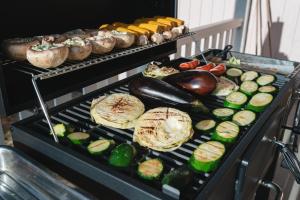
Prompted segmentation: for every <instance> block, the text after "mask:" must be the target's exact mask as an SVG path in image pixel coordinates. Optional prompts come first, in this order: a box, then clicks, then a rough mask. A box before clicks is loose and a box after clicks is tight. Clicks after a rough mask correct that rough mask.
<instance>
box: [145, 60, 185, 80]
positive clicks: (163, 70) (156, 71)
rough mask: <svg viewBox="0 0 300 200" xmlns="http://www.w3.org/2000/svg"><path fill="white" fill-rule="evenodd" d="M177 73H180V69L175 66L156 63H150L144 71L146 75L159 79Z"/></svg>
mask: <svg viewBox="0 0 300 200" xmlns="http://www.w3.org/2000/svg"><path fill="white" fill-rule="evenodd" d="M175 73H179V71H178V70H177V69H174V68H173V67H159V66H157V65H156V64H154V63H150V64H149V65H148V66H147V68H146V69H145V70H144V71H143V75H144V76H147V77H152V78H159V79H161V78H163V77H165V76H168V75H171V74H175Z"/></svg>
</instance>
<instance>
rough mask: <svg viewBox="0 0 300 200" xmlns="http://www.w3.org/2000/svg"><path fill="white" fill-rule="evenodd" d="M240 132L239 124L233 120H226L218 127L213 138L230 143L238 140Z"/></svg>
mask: <svg viewBox="0 0 300 200" xmlns="http://www.w3.org/2000/svg"><path fill="white" fill-rule="evenodd" d="M239 132H240V128H239V126H238V125H236V124H235V123H233V122H231V121H225V122H222V123H220V124H219V125H218V126H217V127H216V129H215V131H214V133H213V134H212V136H211V139H212V140H216V141H219V142H222V143H224V144H230V143H233V142H234V141H235V140H236V138H237V136H238V134H239Z"/></svg>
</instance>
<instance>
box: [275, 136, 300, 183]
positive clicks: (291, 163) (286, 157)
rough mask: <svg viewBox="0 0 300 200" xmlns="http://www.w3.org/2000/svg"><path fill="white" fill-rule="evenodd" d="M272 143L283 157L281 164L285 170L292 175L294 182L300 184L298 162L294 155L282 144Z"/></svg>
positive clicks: (299, 163)
mask: <svg viewBox="0 0 300 200" xmlns="http://www.w3.org/2000/svg"><path fill="white" fill-rule="evenodd" d="M272 143H273V144H275V145H276V146H277V148H278V149H279V151H280V152H281V153H282V156H283V163H284V165H285V167H286V168H287V169H289V171H290V172H291V173H292V174H293V176H294V178H295V180H296V182H297V183H298V184H300V161H299V160H298V158H297V156H296V155H295V153H294V152H293V151H292V150H291V149H290V148H289V147H288V146H287V145H286V144H284V143H282V142H279V141H277V140H276V139H273V140H272Z"/></svg>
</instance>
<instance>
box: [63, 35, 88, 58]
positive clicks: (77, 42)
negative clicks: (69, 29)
mask: <svg viewBox="0 0 300 200" xmlns="http://www.w3.org/2000/svg"><path fill="white" fill-rule="evenodd" d="M63 43H64V44H65V45H66V46H68V47H69V56H68V59H69V60H79V61H81V60H84V59H85V58H87V57H88V56H89V55H90V54H91V53H92V49H93V48H92V44H91V43H90V42H89V41H88V40H83V39H81V38H80V37H74V38H71V39H67V40H66V41H64V42H63Z"/></svg>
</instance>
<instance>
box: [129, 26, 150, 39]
mask: <svg viewBox="0 0 300 200" xmlns="http://www.w3.org/2000/svg"><path fill="white" fill-rule="evenodd" d="M126 28H128V29H129V30H132V31H136V32H138V33H140V34H142V35H146V36H147V37H150V34H151V33H150V31H149V30H147V29H144V28H141V27H138V26H135V25H128V26H127V27H126Z"/></svg>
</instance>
